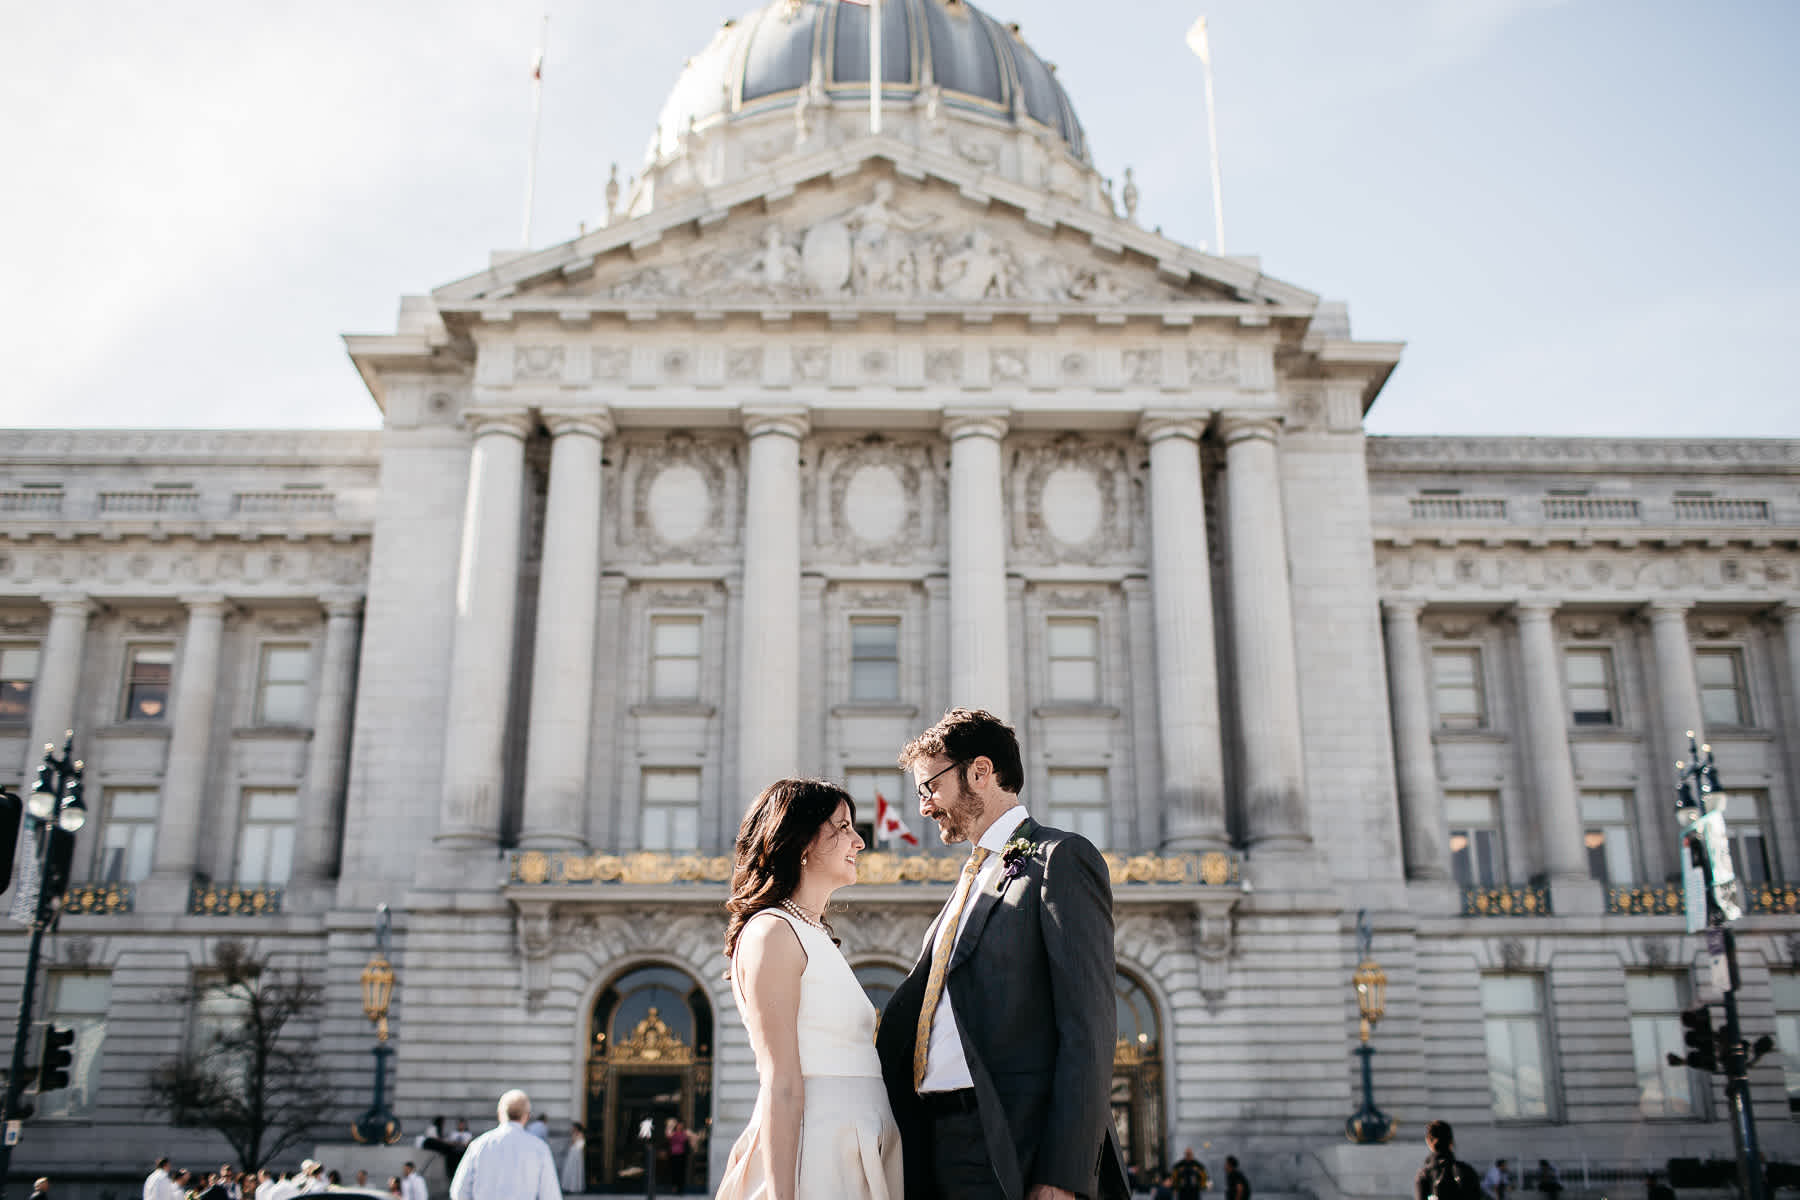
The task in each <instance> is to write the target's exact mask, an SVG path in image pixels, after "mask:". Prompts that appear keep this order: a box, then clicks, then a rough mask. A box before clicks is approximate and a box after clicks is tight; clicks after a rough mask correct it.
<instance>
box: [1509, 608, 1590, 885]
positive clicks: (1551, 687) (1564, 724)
mask: <svg viewBox="0 0 1800 1200" xmlns="http://www.w3.org/2000/svg"><path fill="white" fill-rule="evenodd" d="M1555 612H1556V606H1555V605H1553V604H1544V603H1526V604H1520V605H1518V606H1516V607H1515V608H1514V609H1513V619H1514V620H1515V621H1516V622H1517V623H1518V627H1519V664H1520V668H1521V672H1522V674H1523V677H1524V681H1525V696H1524V699H1525V729H1526V734H1527V738H1528V744H1527V749H1528V754H1529V770H1528V778H1529V779H1530V780H1531V790H1532V798H1533V800H1534V801H1535V805H1534V807H1535V810H1536V813H1537V820H1538V828H1539V829H1540V830H1542V831H1543V846H1542V850H1543V856H1544V870H1545V871H1546V872H1548V874H1549V876H1550V878H1551V880H1552V881H1553V882H1555V881H1564V882H1571V883H1573V882H1586V881H1587V880H1588V878H1589V872H1588V863H1587V849H1586V847H1585V846H1584V845H1583V844H1582V833H1583V828H1582V824H1581V806H1580V803H1579V802H1578V801H1577V800H1576V797H1575V767H1574V760H1573V759H1572V758H1571V757H1570V754H1569V706H1568V702H1567V699H1566V697H1565V696H1564V693H1563V686H1562V670H1561V668H1560V664H1559V663H1558V662H1557V655H1556V635H1555V633H1554V631H1553V630H1552V629H1551V627H1550V618H1551V617H1552V616H1553V615H1555Z"/></svg>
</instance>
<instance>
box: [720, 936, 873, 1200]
mask: <svg viewBox="0 0 1800 1200" xmlns="http://www.w3.org/2000/svg"><path fill="white" fill-rule="evenodd" d="M770 917H774V918H777V919H780V920H784V921H786V922H787V923H788V925H789V927H790V928H792V929H793V931H794V933H795V935H796V936H798V937H799V939H800V945H801V948H802V949H804V950H805V951H806V969H805V971H803V972H802V973H801V975H800V1012H799V1014H798V1019H797V1024H798V1026H799V1034H800V1074H801V1075H802V1077H803V1078H804V1079H805V1082H806V1101H805V1107H804V1108H803V1110H802V1113H801V1118H800V1180H799V1187H798V1189H797V1190H796V1192H795V1196H796V1197H797V1198H798V1200H903V1197H904V1196H905V1194H906V1193H905V1191H904V1189H903V1187H902V1185H901V1159H900V1130H899V1128H898V1127H896V1126H895V1124H894V1114H893V1111H892V1110H891V1109H890V1108H889V1107H888V1097H887V1086H886V1085H885V1084H883V1083H882V1081H881V1060H880V1059H879V1058H878V1057H876V1054H875V1006H874V1005H873V1004H870V1003H869V998H868V996H866V995H864V994H863V990H862V985H861V984H859V983H857V982H856V975H855V973H854V972H853V971H851V969H850V964H849V963H847V962H845V961H844V956H843V955H842V954H841V953H840V952H839V951H838V948H837V947H836V946H835V945H833V944H832V941H831V936H830V935H829V934H827V933H826V932H825V931H824V930H822V929H816V928H814V927H813V926H811V925H808V924H807V923H806V922H804V921H801V920H798V919H797V918H795V917H793V916H791V915H790V914H788V913H786V912H784V911H782V910H781V909H775V908H767V909H764V910H763V911H762V912H759V913H757V914H756V915H755V916H753V917H751V918H750V919H751V920H752V921H762V920H767V919H769V918H770ZM731 990H732V994H733V995H734V996H735V997H736V998H737V1002H738V1010H739V1011H740V1012H742V1011H743V1008H744V994H743V990H742V984H741V983H740V982H739V980H738V977H737V969H736V967H735V965H734V966H733V968H732V973H731ZM766 1121H767V1117H766V1115H765V1114H764V1112H763V1110H762V1101H761V1100H760V1099H759V1100H758V1101H757V1106H756V1111H755V1112H753V1113H751V1115H750V1124H749V1126H748V1127H747V1128H746V1129H745V1130H744V1133H743V1136H741V1137H740V1138H738V1140H737V1144H736V1145H734V1146H733V1147H732V1148H731V1158H730V1159H729V1160H728V1161H727V1163H726V1165H725V1177H724V1180H723V1181H722V1182H721V1183H720V1185H719V1195H718V1200H762V1198H763V1197H766V1196H768V1195H770V1194H771V1192H770V1188H769V1181H768V1179H767V1177H766V1175H765V1174H764V1167H763V1152H762V1139H763V1127H764V1124H765V1123H766Z"/></svg>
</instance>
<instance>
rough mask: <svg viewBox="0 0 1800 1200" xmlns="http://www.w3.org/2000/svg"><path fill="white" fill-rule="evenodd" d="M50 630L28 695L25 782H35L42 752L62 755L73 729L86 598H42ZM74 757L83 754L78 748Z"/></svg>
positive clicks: (88, 611)
mask: <svg viewBox="0 0 1800 1200" xmlns="http://www.w3.org/2000/svg"><path fill="white" fill-rule="evenodd" d="M44 603H45V604H46V605H48V606H49V608H50V628H49V629H48V630H47V631H46V632H45V634H44V644H43V646H42V648H41V649H40V651H39V653H38V673H37V681H36V682H35V683H34V684H33V685H32V689H31V738H30V740H29V742H28V743H27V744H26V746H25V782H26V784H27V785H28V786H29V785H30V783H31V782H32V780H34V779H35V778H36V777H37V769H38V764H39V763H41V762H43V761H44V746H45V745H46V744H52V745H54V746H55V747H56V748H57V750H58V751H61V750H62V744H63V735H64V734H65V733H67V732H68V731H69V730H71V729H73V728H75V693H76V689H77V688H78V687H79V686H80V684H81V647H82V643H83V642H84V641H86V639H87V626H88V618H89V617H90V616H92V615H93V612H94V602H93V601H92V600H90V599H88V597H87V594H86V593H85V592H55V593H52V594H51V595H48V596H45V597H44ZM77 753H78V754H79V753H81V750H80V748H78V749H77Z"/></svg>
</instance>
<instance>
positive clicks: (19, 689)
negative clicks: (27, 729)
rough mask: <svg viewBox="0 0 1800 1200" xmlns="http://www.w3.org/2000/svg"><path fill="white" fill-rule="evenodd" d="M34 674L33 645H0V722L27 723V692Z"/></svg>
mask: <svg viewBox="0 0 1800 1200" xmlns="http://www.w3.org/2000/svg"><path fill="white" fill-rule="evenodd" d="M37 673H38V648H37V647H36V646H0V721H19V722H24V721H29V720H31V689H32V687H33V686H34V685H35V684H36V683H37Z"/></svg>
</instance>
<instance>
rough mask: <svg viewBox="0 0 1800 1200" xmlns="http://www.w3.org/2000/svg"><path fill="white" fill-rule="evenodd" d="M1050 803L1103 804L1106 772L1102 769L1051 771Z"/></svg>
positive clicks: (1104, 800) (1104, 801)
mask: <svg viewBox="0 0 1800 1200" xmlns="http://www.w3.org/2000/svg"><path fill="white" fill-rule="evenodd" d="M1050 802H1051V803H1052V804H1105V803H1106V774H1105V772H1102V771H1052V772H1051V773H1050Z"/></svg>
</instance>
